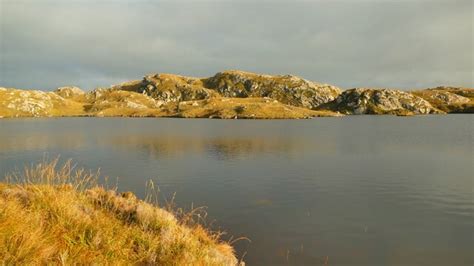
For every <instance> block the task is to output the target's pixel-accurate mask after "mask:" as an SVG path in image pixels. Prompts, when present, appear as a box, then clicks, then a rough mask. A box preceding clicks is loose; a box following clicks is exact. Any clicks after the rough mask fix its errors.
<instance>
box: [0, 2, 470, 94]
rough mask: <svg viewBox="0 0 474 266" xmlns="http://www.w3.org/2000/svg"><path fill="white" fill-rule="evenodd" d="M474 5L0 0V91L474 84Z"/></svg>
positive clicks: (459, 3)
mask: <svg viewBox="0 0 474 266" xmlns="http://www.w3.org/2000/svg"><path fill="white" fill-rule="evenodd" d="M473 2H474V1H472V0H459V1H457V0H441V1H437V0H411V1H409V0H398V1H390V0H372V1H368V0H365V1H361V0H346V1H337V0H319V1H294V0H287V1H262V0H253V1H250V0H249V1H237V0H234V1H232V0H222V1H217V0H216V1H189V0H188V1H184V0H182V1H180V0H174V1H151V0H149V1H140V0H128V1H126V0H115V1H112V0H109V1H98V0H57V1H52V0H29V1H26V0H0V23H1V28H0V86H3V87H18V88H38V89H47V90H48V89H53V88H56V87H59V86H63V85H77V86H80V87H82V88H84V89H92V88H94V87H99V86H109V85H111V84H116V83H119V82H122V81H126V80H131V79H139V78H141V77H142V76H143V75H145V74H147V73H154V72H167V73H175V74H183V75H190V76H211V75H213V74H214V73H216V72H218V71H221V70H226V69H240V70H246V71H252V72H259V73H270V74H295V75H298V76H302V77H304V78H306V79H310V80H314V81H318V82H324V83H330V84H334V85H336V86H340V87H342V88H352V87H389V88H402V89H403V88H405V89H408V88H423V87H430V86H436V85H456V86H468V87H474V84H473V75H474V70H473V61H474V53H473V42H474V36H473V35H474V34H473V24H474V18H473V16H474V15H473V13H474V7H473Z"/></svg>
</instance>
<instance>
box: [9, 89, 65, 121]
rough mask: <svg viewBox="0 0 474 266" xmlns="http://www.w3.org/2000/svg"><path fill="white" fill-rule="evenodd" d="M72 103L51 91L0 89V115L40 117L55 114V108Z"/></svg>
mask: <svg viewBox="0 0 474 266" xmlns="http://www.w3.org/2000/svg"><path fill="white" fill-rule="evenodd" d="M68 104H71V105H74V104H73V103H71V102H69V101H68V100H66V99H64V98H63V97H61V96H59V95H57V94H56V93H53V92H44V91H39V90H18V89H7V88H1V89H0V116H3V117H10V116H12V117H25V116H26V117H42V116H53V115H55V109H56V108H61V107H64V106H66V105H68Z"/></svg>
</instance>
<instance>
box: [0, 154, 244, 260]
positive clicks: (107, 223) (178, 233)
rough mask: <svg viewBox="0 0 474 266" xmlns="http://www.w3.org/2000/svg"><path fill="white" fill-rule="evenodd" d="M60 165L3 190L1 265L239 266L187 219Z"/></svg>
mask: <svg viewBox="0 0 474 266" xmlns="http://www.w3.org/2000/svg"><path fill="white" fill-rule="evenodd" d="M96 180H97V175H96V174H91V173H88V172H86V171H84V170H82V169H74V167H71V164H70V163H66V164H65V165H64V166H62V167H57V161H53V162H52V163H46V164H45V163H43V164H38V165H36V166H33V167H30V168H26V169H25V170H24V172H23V173H21V174H18V175H13V176H12V175H10V176H7V178H6V181H5V182H3V183H0V262H1V263H0V264H7V265H10V264H15V265H16V264H23V265H24V264H46V263H48V264H49V263H56V264H72V263H78V264H91V263H94V264H100V265H103V264H113V265H129V264H151V265H237V264H239V262H238V260H237V259H236V257H235V255H234V250H233V248H232V247H231V246H230V245H229V244H228V243H225V242H223V241H221V240H220V235H221V234H220V233H217V232H210V231H209V230H206V229H205V228H204V227H203V226H201V225H199V224H198V223H194V222H192V219H189V217H190V215H179V214H178V213H177V212H173V211H171V210H169V209H168V210H166V209H165V208H160V207H158V206H157V205H155V204H151V203H149V202H145V201H142V200H140V199H137V198H136V197H135V196H134V195H133V194H132V193H130V192H128V193H117V192H116V190H107V189H106V188H105V187H103V186H99V185H97V182H96Z"/></svg>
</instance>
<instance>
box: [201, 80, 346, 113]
mask: <svg viewBox="0 0 474 266" xmlns="http://www.w3.org/2000/svg"><path fill="white" fill-rule="evenodd" d="M203 82H204V84H205V86H206V87H207V88H210V89H213V90H216V91H217V92H219V94H221V95H222V96H224V97H237V98H247V97H268V98H272V99H275V100H278V101H279V102H282V103H284V104H288V105H293V106H298V107H305V108H309V109H315V108H317V107H318V106H320V105H322V104H324V103H327V102H330V101H332V100H334V99H335V98H336V97H337V96H338V95H339V94H340V93H341V91H340V89H339V88H337V87H335V86H331V85H328V84H319V83H315V82H312V81H308V80H305V79H302V78H300V77H297V76H292V75H284V76H270V75H259V74H254V73H249V72H243V71H224V72H220V73H217V74H216V75H214V76H213V77H211V78H208V79H204V80H203Z"/></svg>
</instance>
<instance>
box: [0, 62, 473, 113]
mask: <svg viewBox="0 0 474 266" xmlns="http://www.w3.org/2000/svg"><path fill="white" fill-rule="evenodd" d="M445 113H474V89H473V88H458V87H437V88H429V89H424V90H412V91H401V90H394V89H384V88H353V89H349V90H341V89H340V88H338V87H336V86H333V85H329V84H322V83H317V82H313V81H309V80H305V79H303V78H300V77H297V76H293V75H278V76H271V75H263V74H255V73H250V72H244V71H236V70H232V71H223V72H219V73H217V74H215V75H214V76H212V77H209V78H194V77H186V76H179V75H173V74H151V75H146V76H145V77H143V78H142V79H141V80H133V81H129V82H125V83H122V84H118V85H113V86H111V87H108V88H97V89H94V90H92V91H89V92H85V91H83V90H81V89H80V88H78V87H73V86H71V87H61V88H58V89H56V90H55V91H52V92H45V91H39V90H20V89H14V88H3V87H0V118H11V117H64V116H93V117H183V118H223V119H230V118H238V119H299V118H312V117H319V116H342V115H362V114H373V115H382V114H388V115H400V116H408V115H425V114H445Z"/></svg>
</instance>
